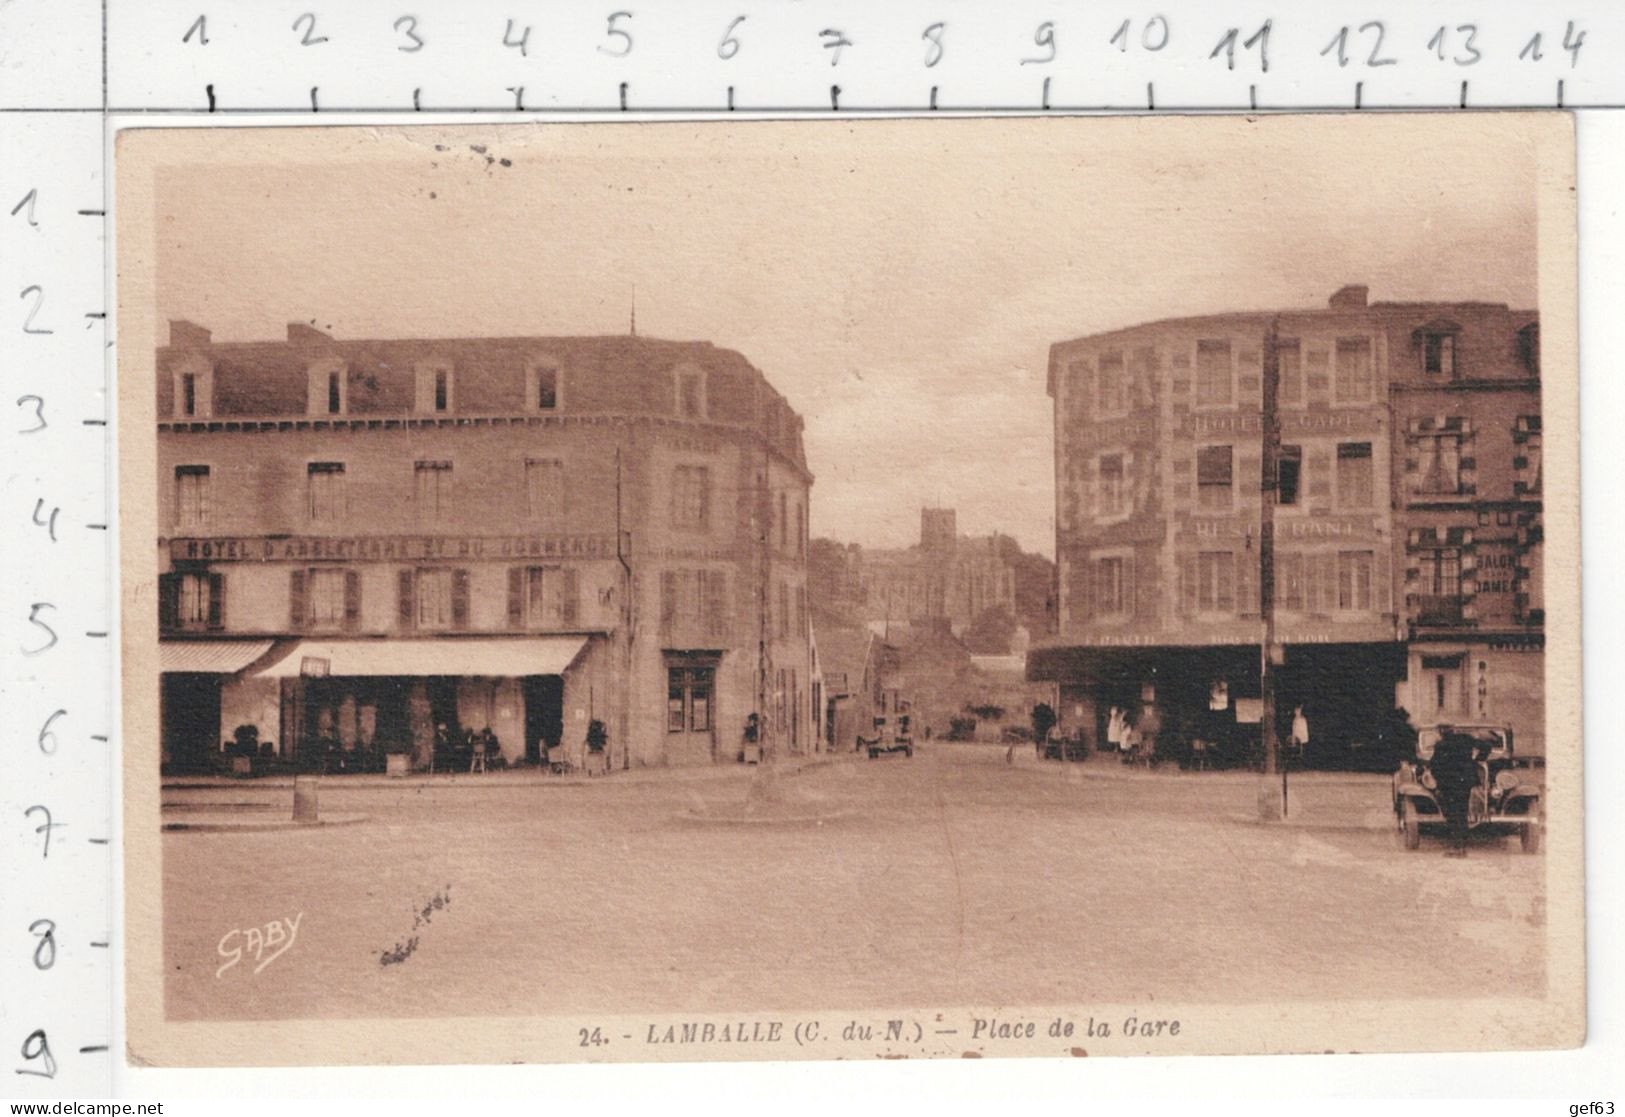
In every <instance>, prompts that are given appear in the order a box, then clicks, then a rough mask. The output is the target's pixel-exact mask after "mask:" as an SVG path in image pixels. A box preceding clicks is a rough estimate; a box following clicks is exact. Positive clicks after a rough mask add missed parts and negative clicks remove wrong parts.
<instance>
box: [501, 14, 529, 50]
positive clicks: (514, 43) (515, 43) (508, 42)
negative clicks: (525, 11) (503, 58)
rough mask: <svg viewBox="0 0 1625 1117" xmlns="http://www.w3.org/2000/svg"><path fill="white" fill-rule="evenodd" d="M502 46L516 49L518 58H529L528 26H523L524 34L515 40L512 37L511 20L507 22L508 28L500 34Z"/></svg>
mask: <svg viewBox="0 0 1625 1117" xmlns="http://www.w3.org/2000/svg"><path fill="white" fill-rule="evenodd" d="M502 45H503V46H505V47H518V48H519V57H521V58H529V57H530V24H528V23H527V24H525V30H524V33H523V34H521V35H520V36H519V38H517V39H515V38H514V37H513V20H511V19H510V20H509V21H508V27H507V29H506V30H505V31H503V32H502Z"/></svg>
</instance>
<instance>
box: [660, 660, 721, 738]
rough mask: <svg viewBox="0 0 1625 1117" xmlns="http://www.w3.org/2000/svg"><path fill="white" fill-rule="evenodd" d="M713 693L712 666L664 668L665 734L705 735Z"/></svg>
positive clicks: (714, 671)
mask: <svg viewBox="0 0 1625 1117" xmlns="http://www.w3.org/2000/svg"><path fill="white" fill-rule="evenodd" d="M715 691H716V669H715V668H713V667H668V668H667V669H666V731H667V732H668V733H709V732H711V722H712V698H713V696H714V694H715Z"/></svg>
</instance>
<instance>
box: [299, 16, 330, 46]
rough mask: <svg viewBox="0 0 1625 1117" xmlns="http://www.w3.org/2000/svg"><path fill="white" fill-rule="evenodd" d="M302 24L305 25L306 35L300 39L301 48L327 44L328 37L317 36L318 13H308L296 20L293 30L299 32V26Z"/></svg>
mask: <svg viewBox="0 0 1625 1117" xmlns="http://www.w3.org/2000/svg"><path fill="white" fill-rule="evenodd" d="M301 23H302V24H304V25H305V33H304V35H302V36H301V37H300V39H299V45H300V46H302V47H313V46H315V45H316V44H318V43H325V42H327V36H326V35H318V34H316V13H315V12H306V13H305V14H304V15H302V16H300V17H299V18H298V19H296V20H294V21H293V29H294V30H295V31H297V30H299V25H300V24H301Z"/></svg>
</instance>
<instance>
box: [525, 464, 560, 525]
mask: <svg viewBox="0 0 1625 1117" xmlns="http://www.w3.org/2000/svg"><path fill="white" fill-rule="evenodd" d="M525 507H526V509H527V510H528V511H529V512H530V518H531V519H532V520H539V521H541V523H542V524H544V525H548V526H550V527H551V526H555V525H557V524H558V523H559V521H561V520H562V519H564V462H562V461H560V460H559V459H557V458H530V459H527V460H526V462H525Z"/></svg>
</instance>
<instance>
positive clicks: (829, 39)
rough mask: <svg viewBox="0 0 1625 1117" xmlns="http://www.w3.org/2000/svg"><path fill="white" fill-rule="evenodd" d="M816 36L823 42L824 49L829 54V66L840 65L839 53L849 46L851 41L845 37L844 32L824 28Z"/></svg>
mask: <svg viewBox="0 0 1625 1117" xmlns="http://www.w3.org/2000/svg"><path fill="white" fill-rule="evenodd" d="M818 34H819V35H820V36H822V38H823V40H824V49H825V50H827V51H830V52H831V53H830V56H829V64H830V65H831V66H839V65H840V64H841V51H842V50H843V49H845V48H846V47H849V46H851V45H852V40H851V39H848V38H847V37H846V32H845V31H840V30H837V29H835V28H833V27H826V28H824V30H822V31H820V32H819V33H818Z"/></svg>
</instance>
